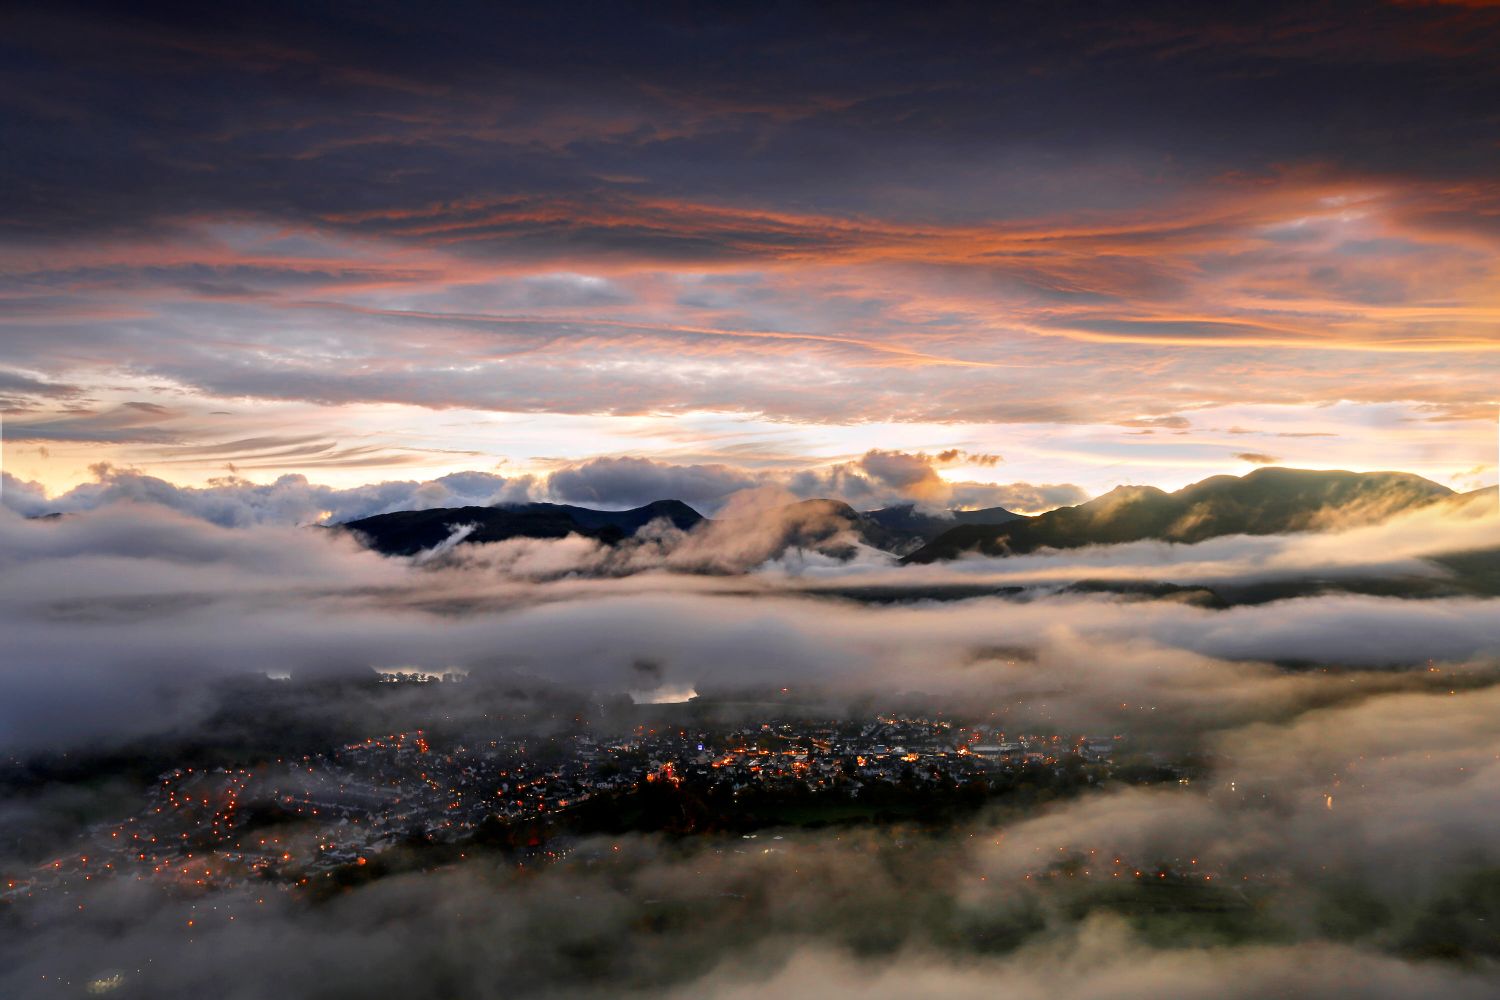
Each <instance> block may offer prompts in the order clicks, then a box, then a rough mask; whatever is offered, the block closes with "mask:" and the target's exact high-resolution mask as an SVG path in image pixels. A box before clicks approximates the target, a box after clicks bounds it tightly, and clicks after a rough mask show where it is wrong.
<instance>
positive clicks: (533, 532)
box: [339, 500, 703, 556]
mask: <svg viewBox="0 0 1500 1000" xmlns="http://www.w3.org/2000/svg"><path fill="white" fill-rule="evenodd" d="M661 518H665V519H666V520H668V521H670V522H671V523H672V524H673V525H675V526H676V527H678V528H682V529H684V530H686V529H688V528H692V527H694V526H695V525H697V524H698V523H699V522H700V521H702V520H703V515H702V514H699V513H698V512H697V511H696V510H694V509H693V508H691V507H689V506H688V505H687V504H685V503H683V502H682V501H680V500H657V501H656V502H654V503H649V504H646V505H645V506H644V507H636V508H634V509H632V510H594V509H592V508H589V507H573V506H570V505H567V504H554V503H528V504H515V505H512V506H503V507H436V508H433V509H431V510H403V511H396V512H395V513H391V514H376V515H375V516H374V517H365V518H360V519H359V520H357V521H349V522H347V523H345V524H342V525H339V527H340V528H343V529H346V530H349V531H353V532H356V533H358V534H359V535H360V537H361V538H363V539H364V541H365V543H366V544H367V545H369V546H370V548H372V549H375V550H376V551H378V552H382V553H384V554H386V555H395V556H409V555H415V554H416V553H418V552H421V551H423V550H424V549H430V548H432V547H433V546H435V545H438V544H440V543H442V542H443V541H445V540H447V539H448V537H449V536H451V535H452V534H453V531H454V530H455V529H456V528H460V527H463V526H465V525H474V530H473V532H471V533H470V534H469V535H468V536H466V537H465V538H464V541H466V542H501V541H505V540H506V539H509V538H565V537H567V536H568V535H586V536H588V537H589V538H597V539H599V540H600V541H602V542H608V543H611V544H613V543H615V542H618V541H620V540H621V539H624V538H627V537H629V536H631V535H634V534H635V533H636V532H637V531H639V530H640V529H641V528H643V527H645V526H646V525H647V524H649V523H651V522H652V521H655V520H658V519H661Z"/></svg>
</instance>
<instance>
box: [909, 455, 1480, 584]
mask: <svg viewBox="0 0 1500 1000" xmlns="http://www.w3.org/2000/svg"><path fill="white" fill-rule="evenodd" d="M1452 496H1454V493H1453V491H1452V490H1450V489H1448V488H1447V487H1445V486H1440V485H1438V484H1437V483H1434V482H1431V481H1429V480H1426V479H1423V478H1422V477H1420V476H1413V475H1409V474H1407V473H1401V472H1368V473H1356V472H1316V471H1310V470H1303V469H1277V468H1268V469H1257V470H1256V471H1254V472H1252V473H1250V474H1249V475H1247V476H1243V477H1235V476H1214V477H1213V478H1211V479H1205V480H1203V481H1202V482H1200V483H1194V484H1193V485H1191V486H1187V487H1184V488H1183V489H1180V490H1178V491H1177V492H1175V493H1167V492H1164V491H1162V490H1159V489H1156V488H1155V487H1152V486H1119V487H1116V488H1115V489H1113V490H1111V491H1110V492H1108V493H1106V494H1104V495H1103V496H1101V497H1096V498H1095V499H1093V500H1090V501H1088V502H1087V503H1083V504H1079V505H1078V506H1076V507H1060V508H1058V509H1057V510H1052V511H1048V512H1047V513H1045V514H1039V515H1037V516H1035V517H1024V518H1018V519H1016V520H1013V521H1007V522H1005V523H1004V524H998V525H978V524H969V525H959V526H957V527H955V528H952V529H950V530H948V531H946V532H944V533H943V534H941V535H939V536H938V537H937V538H935V539H933V540H932V541H931V542H929V543H928V544H926V545H924V546H923V547H922V548H920V549H918V550H917V551H916V552H913V553H912V554H911V555H909V556H907V557H906V559H905V560H904V561H905V562H908V563H929V562H937V561H941V560H944V559H954V558H957V557H958V556H961V555H964V554H966V553H970V552H978V553H982V554H984V555H989V556H1004V555H1021V554H1024V553H1027V552H1035V551H1037V550H1038V549H1072V548H1079V547H1081V546H1085V545H1116V544H1120V543H1122V542H1137V541H1143V540H1147V539H1157V540H1161V541H1172V542H1200V541H1203V540H1204V539H1207V538H1215V537H1218V536H1220V535H1237V534H1247V535H1271V534H1283V533H1286V532H1294V531H1316V530H1321V529H1327V528H1333V527H1338V526H1345V525H1352V524H1368V523H1373V522H1375V521H1379V520H1382V519H1384V518H1386V517H1389V516H1390V515H1392V514H1396V513H1399V512H1401V511H1403V510H1409V509H1412V508H1414V507H1420V506H1424V505H1426V504H1430V503H1434V502H1437V501H1439V500H1443V499H1445V498H1449V497H1452Z"/></svg>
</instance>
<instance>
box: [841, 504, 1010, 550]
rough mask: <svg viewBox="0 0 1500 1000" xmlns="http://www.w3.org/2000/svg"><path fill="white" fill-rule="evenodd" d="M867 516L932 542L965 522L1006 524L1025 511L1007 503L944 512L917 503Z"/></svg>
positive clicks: (918, 538)
mask: <svg viewBox="0 0 1500 1000" xmlns="http://www.w3.org/2000/svg"><path fill="white" fill-rule="evenodd" d="M864 516H865V517H867V518H869V519H870V520H871V521H874V522H875V523H876V524H878V525H880V526H881V527H882V528H885V529H886V530H887V531H892V532H895V533H897V534H900V535H907V536H909V537H910V538H912V539H914V540H917V541H921V542H930V541H932V540H933V539H934V538H936V537H937V536H939V535H941V534H942V533H943V532H945V531H947V530H949V529H950V528H954V527H957V526H958V525H961V524H1004V523H1005V522H1007V521H1015V520H1019V519H1020V518H1021V517H1022V515H1020V514H1017V513H1015V512H1014V511H1009V510H1006V509H1005V508H1004V507H986V508H984V509H983V510H953V511H944V512H943V513H941V514H928V513H925V512H923V511H920V510H918V509H917V507H916V505H915V504H903V505H901V506H899V507H882V508H881V509H879V510H867V511H865V512H864Z"/></svg>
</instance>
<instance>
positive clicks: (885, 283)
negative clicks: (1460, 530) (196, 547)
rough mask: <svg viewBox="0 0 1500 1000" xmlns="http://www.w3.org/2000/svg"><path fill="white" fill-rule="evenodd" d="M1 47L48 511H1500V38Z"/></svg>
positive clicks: (1030, 35)
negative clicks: (1065, 506) (1339, 475)
mask: <svg viewBox="0 0 1500 1000" xmlns="http://www.w3.org/2000/svg"><path fill="white" fill-rule="evenodd" d="M0 19H3V22H4V23H3V25H0V120H3V121H4V123H5V137H6V138H5V141H4V143H3V147H0V190H4V191H5V192H6V196H5V197H4V198H3V199H0V408H3V410H4V413H3V425H0V440H3V467H4V473H5V479H4V488H5V493H6V503H7V504H10V505H11V506H16V507H18V509H25V510H27V511H35V512H40V511H42V510H45V509H47V508H48V507H49V505H51V506H52V507H58V506H64V507H65V506H67V505H68V503H70V502H72V501H59V498H67V497H69V496H72V497H73V499H74V500H78V499H79V498H80V497H83V496H84V495H85V494H80V493H77V490H79V489H83V490H85V491H86V494H87V496H97V495H101V494H102V493H107V492H109V491H110V490H117V491H118V490H126V491H129V490H141V489H155V490H163V489H178V490H181V489H187V490H198V491H203V490H219V491H221V492H225V491H227V492H235V491H238V492H239V493H249V492H254V491H260V493H257V494H256V495H257V496H260V495H263V494H264V493H265V491H267V490H272V489H278V488H280V489H283V491H285V490H286V489H291V488H294V487H295V488H298V489H304V490H308V489H315V490H325V491H334V493H336V492H337V491H351V490H353V491H361V490H362V491H371V490H381V489H383V490H386V493H383V494H381V495H382V496H387V497H390V496H398V495H399V497H400V499H401V501H402V502H407V501H409V500H411V498H412V497H416V496H424V497H428V498H429V499H432V498H433V497H436V498H437V499H438V500H451V499H452V498H454V497H462V498H464V499H468V500H473V501H475V502H480V501H489V500H495V499H497V498H499V499H521V498H526V497H530V498H533V499H559V500H567V501H570V502H589V503H594V504H597V505H600V506H625V505H631V504H634V503H641V502H645V501H646V500H648V499H654V498H656V497H658V496H665V495H679V496H682V498H683V499H687V500H688V501H689V502H693V503H696V504H698V505H700V506H701V507H703V508H704V509H707V510H712V509H714V507H715V505H716V504H718V503H720V502H722V500H723V498H724V497H726V496H728V495H731V494H732V493H734V492H735V491H738V490H742V489H745V488H753V487H764V486H768V485H769V486H774V487H776V488H777V489H780V490H784V491H786V492H789V493H791V494H793V495H798V496H808V495H838V496H842V497H844V498H846V499H849V500H850V501H851V502H856V503H859V504H861V505H864V506H872V505H877V504H881V503H889V502H897V501H901V500H908V501H910V500H915V501H918V502H923V503H929V504H933V505H938V506H986V505H990V504H1001V505H1009V506H1012V507H1014V508H1015V509H1019V510H1023V511H1032V510H1040V509H1046V508H1047V507H1050V506H1056V505H1058V504H1062V503H1074V502H1078V501H1079V500H1081V499H1084V498H1086V497H1087V496H1091V495H1095V494H1097V493H1101V492H1104V491H1106V490H1108V489H1110V488H1112V487H1113V486H1115V485H1117V484H1119V483H1149V484H1153V485H1158V486H1162V487H1165V488H1176V487H1179V486H1182V485H1185V484H1187V483H1190V482H1193V481H1196V480H1199V479H1202V478H1205V477H1207V476H1210V475H1214V474H1218V473H1226V472H1227V473H1235V474H1242V473H1244V472H1247V471H1249V470H1251V469H1253V468H1256V467H1258V466H1263V465H1270V464H1279V465H1289V466H1299V467H1311V468H1347V469H1354V470H1373V469H1400V470H1405V471H1410V472H1415V473H1418V474H1420V475H1423V476H1427V477H1429V478H1431V479H1434V480H1436V481H1438V482H1440V483H1443V484H1444V485H1447V486H1451V487H1453V488H1455V489H1460V490H1469V489H1474V488H1477V487H1480V486H1484V485H1488V484H1491V483H1494V482H1495V480H1496V461H1497V434H1496V426H1497V424H1496V415H1497V412H1500V253H1497V251H1500V70H1497V69H1496V64H1495V60H1494V52H1495V49H1496V44H1497V42H1500V9H1497V8H1496V7H1495V6H1493V5H1489V4H1485V3H1481V2H1470V3H1442V2H1432V3H1424V2H1399V3H1383V4H1381V3H1376V4H1370V3H1357V4H1353V3H1338V2H1330V3H1306V2H1301V3H1292V4H1274V3H1253V4H1232V3H1230V4H1211V5H1210V4H1183V5H1173V4H1159V3H1149V2H1148V3H1089V4H1068V3H1047V4H1005V5H963V4H941V3H938V4H922V5H914V4H898V5H885V4H868V3H864V4H849V5H842V4H816V5H812V4H793V3H763V4H756V5H754V6H753V8H745V9H743V10H740V11H735V10H711V9H709V8H708V7H706V6H704V5H688V4H683V5H652V6H650V7H645V6H638V5H634V4H628V3H600V4H567V5H555V6H545V7H539V8H536V9H522V8H520V7H518V6H514V5H492V4H474V5H463V4H442V5H438V6H436V7H434V8H433V9H432V11H431V13H430V15H428V16H426V17H424V18H422V19H414V18H412V17H411V16H410V12H409V10H404V9H403V8H402V7H400V6H393V5H388V4H384V3H379V2H372V3H364V4H359V5H330V4H308V3H298V4H282V3H277V2H269V3H259V4H255V5H208V6H205V5H201V4H153V3H141V4H132V5H128V6H122V5H118V4H114V5H109V4H106V5H99V6H91V5H87V4H82V5H78V4H71V3H65V2H64V3H49V4H47V5H41V6H38V5H31V6H30V7H29V9H26V8H21V7H17V8H14V9H12V10H10V11H9V12H7V13H5V14H4V15H0ZM289 477H291V478H289ZM296 477H301V478H296ZM454 477H459V478H454ZM464 477H467V478H464ZM435 481H436V482H437V483H441V484H445V485H442V486H441V487H439V486H435V485H433V484H434V482H435ZM278 483H279V484H282V485H281V486H280V487H278V486H277V484H278ZM142 484H145V485H142ZM382 484H384V485H383V486H382ZM392 484H406V485H405V486H404V487H401V488H399V489H398V488H397V487H396V486H394V485H392ZM423 484H425V485H423ZM392 490H394V493H392V492H391V491H392ZM424 490H425V491H426V492H423V491H424ZM668 490H671V491H674V492H672V493H670V494H669V493H668V492H666V491H668ZM88 491H92V492H88ZM194 495H195V496H196V495H198V494H194ZM215 495H217V494H215ZM332 495H333V494H332V493H330V494H329V496H332ZM361 495H362V496H363V495H367V494H361ZM324 499H326V497H325V498H324ZM80 502H81V501H80ZM390 502H392V503H394V502H395V501H394V500H392V501H390ZM328 503H334V501H332V500H330V501H328ZM309 504H311V506H309ZM320 504H323V500H320V501H319V503H312V502H311V501H309V502H308V503H303V504H300V505H299V506H297V508H296V509H297V514H296V516H297V517H298V518H303V517H312V518H313V519H317V518H318V517H320V516H322V515H324V514H325V513H327V512H328V511H329V510H332V509H333V507H329V506H327V505H326V504H324V505H323V506H320ZM335 506H336V504H335ZM360 510H361V511H362V512H368V508H360Z"/></svg>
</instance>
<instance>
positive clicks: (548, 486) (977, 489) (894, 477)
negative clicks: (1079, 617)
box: [0, 451, 1088, 526]
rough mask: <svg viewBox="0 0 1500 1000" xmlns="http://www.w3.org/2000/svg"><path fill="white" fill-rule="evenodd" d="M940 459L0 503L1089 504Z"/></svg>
mask: <svg viewBox="0 0 1500 1000" xmlns="http://www.w3.org/2000/svg"><path fill="white" fill-rule="evenodd" d="M944 456H948V458H947V461H948V462H953V461H960V460H965V459H964V458H963V453H959V452H944V453H943V454H942V455H940V456H931V455H926V454H920V453H919V454H907V453H904V452H885V451H870V452H868V453H867V454H866V455H865V456H863V457H862V458H860V459H859V460H857V461H854V462H842V463H837V464H834V465H830V466H825V467H822V468H819V469H815V470H804V471H786V470H763V471H752V470H746V469H741V468H737V467H734V466H729V465H722V464H700V465H673V464H670V463H666V462H658V461H654V460H652V459H647V458H635V457H622V458H596V459H591V460H589V461H586V462H581V463H578V464H576V465H572V466H568V467H565V468H562V469H558V470H557V471H555V472H553V473H551V474H550V475H548V476H545V477H537V476H532V475H522V476H501V475H496V474H494V473H488V472H459V473H453V474H451V475H447V476H442V477H440V478H438V479H434V480H430V481H427V482H418V481H414V480H402V481H391V482H384V483H373V484H370V485H367V486H356V487H351V488H348V489H334V488H332V487H329V486H320V485H317V484H315V483H310V482H309V481H308V480H307V477H305V476H301V475H285V476H281V477H279V478H278V479H276V480H275V481H274V482H272V483H254V482H251V481H250V480H247V479H242V478H238V477H235V476H228V477H225V478H223V479H220V480H215V481H213V483H211V484H210V485H209V486H206V487H201V488H194V487H185V486H177V485H174V484H172V483H169V482H167V481H166V480H164V479H158V478H156V477H154V476H148V475H145V474H142V473H140V472H136V471H133V470H129V469H119V468H114V467H111V466H108V465H99V466H96V467H94V470H93V471H94V476H95V479H94V481H93V482H89V483H83V484H81V485H79V486H75V487H74V488H72V489H71V490H68V491H67V492H65V493H61V494H59V495H57V496H49V495H48V494H47V492H46V490H45V489H44V488H43V487H42V485H41V484H40V483H35V482H29V481H26V480H22V479H19V478H17V477H15V476H13V475H11V474H9V473H0V476H3V481H0V504H3V505H4V506H6V507H9V508H10V509H11V510H13V511H16V512H17V513H19V514H21V515H23V516H26V517H38V516H41V515H45V514H55V513H77V512H80V511H86V510H95V509H98V508H100V507H103V506H107V505H109V504H113V503H119V502H136V503H153V504H159V505H161V506H164V507H169V508H171V509H173V510H177V511H181V512H182V513H185V514H189V515H191V516H193V517H198V518H202V519H203V520H206V521H210V522H212V523H214V524H221V525H225V526H245V525H252V524H287V525H296V524H314V523H329V524H333V523H339V522H342V521H353V520H358V519H359V518H362V517H370V516H372V515H375V514H387V513H390V512H392V511H397V510H416V509H424V508H431V507H463V506H489V505H495V504H508V503H526V502H530V501H553V502H558V503H569V504H577V505H580V506H593V507H602V508H609V509H625V508H630V507H639V506H642V505H644V504H648V503H651V502H652V501H654V500H664V499H675V500H681V501H683V502H685V503H687V504H689V505H690V506H693V507H695V508H697V509H698V510H699V511H700V512H702V513H704V514H709V515H713V514H716V513H718V512H720V511H722V510H723V509H724V508H725V507H726V505H729V504H730V503H731V501H732V500H733V498H734V497H735V496H736V495H739V494H742V493H745V492H747V491H755V490H760V489H765V488H770V489H776V490H781V491H784V492H785V493H786V494H787V495H788V496H790V497H792V498H793V499H813V498H821V497H827V498H832V499H838V500H843V501H845V502H847V503H850V504H852V505H854V506H856V507H861V508H873V507H883V506H892V505H900V504H911V503H916V504H920V505H922V506H923V507H924V509H930V510H932V511H934V512H939V511H942V510H945V509H947V508H950V507H953V508H957V507H963V508H971V507H1007V508H1010V509H1013V510H1016V511H1019V512H1022V513H1032V512H1035V511H1040V510H1048V509H1051V508H1053V507H1058V506H1063V505H1066V504H1074V503H1081V502H1082V501H1084V500H1086V499H1087V498H1088V497H1087V495H1086V494H1085V493H1084V492H1083V491H1082V490H1081V489H1079V488H1078V487H1077V486H1073V485H1071V484H1055V485H1032V484H1030V483H1010V484H1000V485H995V484H990V483H973V482H958V483H950V482H948V481H946V480H944V479H943V478H941V477H940V476H939V475H938V473H937V469H938V468H939V467H940V466H941V465H943V464H944ZM977 457H978V458H981V459H983V458H997V457H996V456H977ZM968 460H971V461H972V458H971V459H968ZM997 460H998V459H997ZM981 464H984V463H981ZM988 464H991V465H993V464H994V463H993V462H991V463H988Z"/></svg>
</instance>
